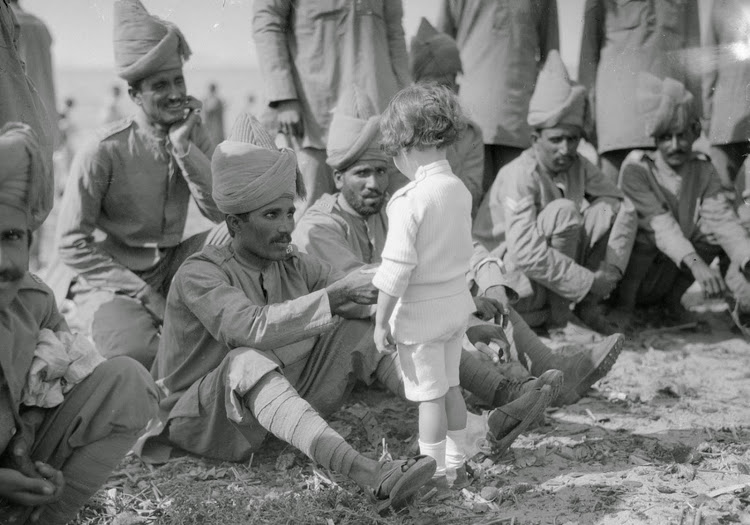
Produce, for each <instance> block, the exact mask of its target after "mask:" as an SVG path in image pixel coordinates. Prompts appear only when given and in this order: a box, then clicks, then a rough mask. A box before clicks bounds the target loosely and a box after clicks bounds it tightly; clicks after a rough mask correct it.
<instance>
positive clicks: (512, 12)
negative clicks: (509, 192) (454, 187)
mask: <svg viewBox="0 0 750 525" xmlns="http://www.w3.org/2000/svg"><path fill="white" fill-rule="evenodd" d="M438 29H441V30H442V31H443V32H445V33H448V34H449V35H450V36H452V37H453V38H454V39H455V40H456V43H457V44H458V49H459V50H460V51H461V62H462V64H463V80H462V82H461V91H460V92H459V99H460V101H461V105H462V106H463V107H464V108H465V109H466V111H467V112H468V113H469V116H470V117H471V118H472V119H474V120H475V121H476V123H477V124H478V125H479V128H480V129H481V131H482V136H483V137H484V166H485V167H484V181H483V191H484V192H487V190H488V189H489V188H490V186H491V185H492V182H493V181H494V180H495V177H496V176H497V173H498V171H500V168H502V167H503V166H505V165H506V164H508V163H509V162H510V161H512V160H513V159H515V158H516V157H518V156H519V155H520V154H521V152H522V151H523V150H525V149H526V148H528V147H529V146H531V130H530V129H529V126H528V124H527V123H526V115H527V113H528V111H529V100H530V99H531V93H532V92H533V91H534V85H535V84H536V77H537V74H538V72H539V70H540V69H541V67H542V64H543V63H544V61H545V60H546V59H547V53H549V51H550V50H551V49H558V48H559V35H558V22H557V4H556V2H555V0H513V1H512V2H498V1H497V0H443V6H442V9H441V12H440V18H439V21H438Z"/></svg>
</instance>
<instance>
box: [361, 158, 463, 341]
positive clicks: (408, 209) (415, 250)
mask: <svg viewBox="0 0 750 525" xmlns="http://www.w3.org/2000/svg"><path fill="white" fill-rule="evenodd" d="M387 212H388V236H387V238H386V241H385V247H384V248H383V254H382V260H383V261H382V263H381V264H380V268H379V269H378V271H377V273H376V274H375V278H374V279H373V284H374V285H375V286H376V287H377V288H378V289H379V290H382V291H383V292H385V293H387V294H389V295H391V296H393V297H399V298H400V300H399V302H398V304H397V306H396V309H395V311H394V313H393V317H392V318H391V326H392V327H393V334H394V337H395V338H396V340H397V341H398V342H401V343H420V342H425V341H429V340H431V339H435V338H438V337H441V336H443V335H446V334H447V333H450V332H452V331H455V330H456V329H457V328H458V327H460V326H461V325H462V324H465V323H466V321H467V319H468V316H469V315H470V313H471V312H472V311H473V309H474V303H473V301H472V299H471V294H470V293H469V290H468V287H467V284H466V274H467V272H468V271H469V263H470V259H471V255H472V251H473V247H472V242H471V194H470V193H469V191H468V190H467V189H466V186H464V184H463V183H462V182H461V180H460V179H459V178H458V177H456V176H455V175H454V174H453V172H452V171H451V168H450V165H449V164H448V161H439V162H434V163H432V164H428V165H426V166H422V167H420V168H419V170H418V171H417V173H416V176H415V180H414V181H412V182H410V183H409V184H407V185H406V186H404V187H403V188H401V189H400V190H398V191H397V192H396V193H394V195H393V197H392V198H391V200H390V202H389V203H388V208H387Z"/></svg>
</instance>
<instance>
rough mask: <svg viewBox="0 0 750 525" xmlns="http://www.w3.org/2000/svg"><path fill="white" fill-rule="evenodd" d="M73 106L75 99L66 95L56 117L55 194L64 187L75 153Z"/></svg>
mask: <svg viewBox="0 0 750 525" xmlns="http://www.w3.org/2000/svg"><path fill="white" fill-rule="evenodd" d="M75 106H76V101H75V99H74V98H72V97H66V98H65V101H64V102H63V106H62V108H61V109H60V113H59V114H58V117H57V132H58V136H59V140H58V143H57V147H56V148H55V154H54V163H55V195H56V196H60V195H62V190H63V188H64V187H65V179H66V178H67V175H68V171H69V170H70V163H71V162H72V161H73V155H74V154H75V147H74V144H75V135H76V125H75V123H74V120H73V115H72V113H73V108H74V107H75Z"/></svg>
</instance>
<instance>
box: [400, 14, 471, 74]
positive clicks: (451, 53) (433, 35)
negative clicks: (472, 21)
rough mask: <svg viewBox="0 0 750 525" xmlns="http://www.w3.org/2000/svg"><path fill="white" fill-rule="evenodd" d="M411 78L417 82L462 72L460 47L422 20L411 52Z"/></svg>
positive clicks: (412, 42)
mask: <svg viewBox="0 0 750 525" xmlns="http://www.w3.org/2000/svg"><path fill="white" fill-rule="evenodd" d="M409 58H410V60H409V66H410V68H411V76H412V78H413V79H414V81H415V82H418V81H419V80H421V79H422V78H424V77H428V78H434V77H441V76H446V75H455V74H457V73H460V72H461V71H462V68H461V56H460V55H459V53H458V45H456V41H455V40H453V39H452V38H451V37H450V36H449V35H447V34H445V33H441V32H440V31H438V30H437V29H435V28H434V27H432V24H430V23H429V22H428V21H427V19H425V18H422V22H421V23H420V24H419V30H418V31H417V34H416V35H415V36H414V38H412V40H411V49H410V52H409Z"/></svg>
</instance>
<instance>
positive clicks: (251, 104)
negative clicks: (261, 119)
mask: <svg viewBox="0 0 750 525" xmlns="http://www.w3.org/2000/svg"><path fill="white" fill-rule="evenodd" d="M255 104H256V99H255V95H254V94H252V93H250V94H249V95H248V96H247V100H246V101H245V107H244V109H243V110H242V112H243V113H247V114H248V115H255Z"/></svg>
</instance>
